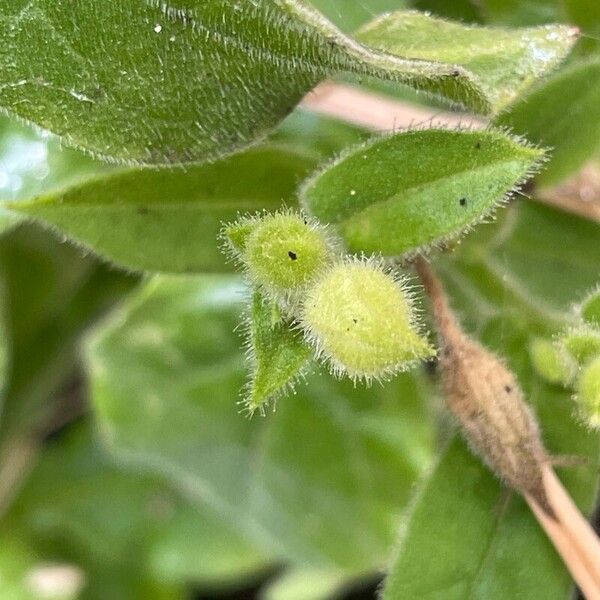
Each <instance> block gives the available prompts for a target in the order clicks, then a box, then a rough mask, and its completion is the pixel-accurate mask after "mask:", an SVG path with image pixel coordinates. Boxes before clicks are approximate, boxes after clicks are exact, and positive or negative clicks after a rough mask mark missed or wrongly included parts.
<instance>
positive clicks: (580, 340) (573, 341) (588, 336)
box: [560, 325, 600, 365]
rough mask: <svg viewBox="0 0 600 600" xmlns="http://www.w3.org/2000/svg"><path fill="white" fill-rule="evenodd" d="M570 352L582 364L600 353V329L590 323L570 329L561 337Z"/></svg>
mask: <svg viewBox="0 0 600 600" xmlns="http://www.w3.org/2000/svg"><path fill="white" fill-rule="evenodd" d="M560 342H561V344H562V345H563V346H564V347H565V348H566V349H567V351H568V352H569V354H570V355H571V356H572V357H573V358H574V359H575V360H576V361H577V362H578V363H579V364H580V365H582V364H584V363H585V362H586V361H588V360H589V359H590V358H593V357H595V356H597V355H598V354H600V329H597V328H596V327H592V326H589V325H581V326H579V327H576V328H573V329H569V330H568V331H567V332H566V333H564V334H563V336H562V337H561V339H560Z"/></svg>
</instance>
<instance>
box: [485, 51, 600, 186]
mask: <svg viewBox="0 0 600 600" xmlns="http://www.w3.org/2000/svg"><path fill="white" fill-rule="evenodd" d="M496 122H497V123H498V124H500V125H503V126H507V127H510V128H511V129H512V130H513V131H515V132H517V133H519V134H522V135H525V136H526V137H527V139H529V140H531V141H533V142H536V143H539V144H542V145H544V146H546V147H548V148H551V149H552V151H551V154H550V162H549V163H548V165H547V166H546V168H545V169H544V170H543V171H542V173H540V175H539V178H538V179H539V182H540V183H541V184H544V185H550V184H554V183H558V182H560V181H561V180H563V179H565V178H566V177H568V176H569V175H572V174H573V173H575V172H576V171H577V169H579V168H580V167H581V166H582V165H583V164H584V162H585V161H587V160H589V159H590V158H592V157H593V156H594V155H595V154H596V153H597V152H598V150H600V60H599V59H598V58H597V57H596V58H590V59H588V60H586V61H582V62H576V63H575V64H573V65H570V66H568V67H566V68H564V69H562V70H560V71H559V72H558V73H556V74H555V75H553V76H552V77H551V78H550V79H548V80H547V81H546V82H544V83H543V84H542V85H540V86H538V87H537V88H536V89H535V90H533V91H532V92H531V93H530V94H528V95H526V96H525V97H524V98H523V99H522V100H520V101H519V102H517V103H516V104H515V106H513V107H511V108H510V110H509V111H508V112H506V113H504V114H502V115H500V117H499V118H498V119H497V121H496Z"/></svg>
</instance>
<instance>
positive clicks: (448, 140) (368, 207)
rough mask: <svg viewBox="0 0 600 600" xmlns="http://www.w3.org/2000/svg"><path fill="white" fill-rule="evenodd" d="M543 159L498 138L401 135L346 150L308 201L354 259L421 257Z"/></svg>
mask: <svg viewBox="0 0 600 600" xmlns="http://www.w3.org/2000/svg"><path fill="white" fill-rule="evenodd" d="M541 156H542V152H541V151H540V150H538V149H536V148H532V147H529V146H528V145H526V144H524V143H522V142H520V141H519V140H516V139H514V138H511V137H510V136H508V135H506V134H505V133H503V132H498V131H491V130H489V131H483V132H471V131H446V130H437V129H424V130H415V131H407V132H401V133H397V134H394V135H391V136H386V137H381V138H374V139H373V140H370V141H368V142H366V143H365V144H361V145H358V146H356V147H353V148H351V149H350V150H348V151H346V152H345V153H344V154H342V156H341V157H340V158H337V159H336V160H335V161H334V162H332V163H331V164H329V165H327V166H326V167H325V168H324V169H323V170H322V171H320V172H318V173H317V174H316V175H315V176H313V178H312V179H310V180H309V181H308V182H307V183H306V184H305V185H304V187H303V188H302V191H301V197H302V202H303V204H304V206H305V207H306V208H307V210H309V211H310V212H311V213H312V214H314V215H315V216H316V217H317V218H318V219H320V220H322V221H324V222H327V223H333V224H334V225H335V227H336V230H337V231H338V232H339V234H340V235H341V237H342V238H343V240H344V242H345V243H346V245H347V246H348V248H349V250H351V251H352V252H361V251H362V252H368V253H372V252H377V253H382V254H384V255H387V256H397V255H402V254H413V253H416V252H420V251H422V250H425V249H427V248H428V247H430V246H432V245H441V244H442V242H444V241H446V240H449V239H453V238H456V237H458V236H460V235H461V234H462V233H463V232H464V231H465V230H466V229H468V228H469V227H471V226H472V225H473V224H475V223H477V222H479V221H481V220H482V219H483V218H484V217H485V216H487V215H489V214H490V213H491V212H492V211H493V210H494V208H495V207H496V206H497V205H498V204H499V203H500V202H501V201H502V200H503V198H505V197H506V195H507V194H508V193H509V192H510V191H511V190H512V189H513V188H514V187H515V186H516V185H518V184H519V183H520V182H522V181H523V180H524V179H525V178H526V177H527V176H528V174H530V173H531V172H532V170H534V169H535V168H536V165H537V163H538V162H539V160H540V159H541Z"/></svg>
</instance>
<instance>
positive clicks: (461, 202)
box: [458, 198, 467, 206]
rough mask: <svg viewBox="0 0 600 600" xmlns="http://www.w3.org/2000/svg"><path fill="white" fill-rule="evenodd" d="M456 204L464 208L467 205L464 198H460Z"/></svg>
mask: <svg viewBox="0 0 600 600" xmlns="http://www.w3.org/2000/svg"><path fill="white" fill-rule="evenodd" d="M458 203H459V204H460V205H461V206H466V205H467V199H466V198H461V199H460V200H459V201H458Z"/></svg>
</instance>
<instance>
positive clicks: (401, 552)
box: [383, 205, 600, 600]
mask: <svg viewBox="0 0 600 600" xmlns="http://www.w3.org/2000/svg"><path fill="white" fill-rule="evenodd" d="M532 232H537V233H536V235H532ZM594 239H597V227H595V226H591V225H590V224H589V223H587V222H585V221H583V220H581V219H577V218H574V217H568V216H566V215H564V214H563V213H560V212H557V211H553V210H550V209H548V208H544V207H542V206H533V205H523V206H520V207H518V208H517V207H515V208H514V209H512V210H511V211H510V212H508V214H507V215H506V217H505V219H504V220H503V222H502V223H500V224H499V226H498V227H497V228H496V229H495V231H490V229H488V230H487V231H485V230H484V231H482V232H480V233H479V234H477V235H475V236H472V237H471V238H470V239H469V241H468V242H467V243H466V244H465V245H464V247H463V248H461V250H460V252H458V253H457V254H456V255H455V256H454V257H452V258H449V259H445V260H442V261H438V263H437V264H436V266H437V268H438V271H439V272H440V274H441V275H443V277H444V279H445V281H446V283H447V285H448V288H449V290H450V292H451V295H452V298H453V304H454V306H455V307H456V308H457V309H458V310H459V314H460V315H461V317H462V320H463V322H464V324H465V327H466V329H467V330H468V331H472V332H475V333H476V334H477V335H478V337H480V338H481V340H482V341H483V342H484V343H485V344H487V345H488V346H489V347H491V348H492V349H494V350H495V351H497V352H499V353H501V354H502V355H504V356H506V358H507V360H508V362H509V363H510V366H511V367H512V368H513V369H514V370H515V371H516V372H517V373H518V376H519V380H520V383H521V384H522V385H523V387H524V389H525V390H526V393H527V399H528V401H529V402H530V403H531V404H533V406H534V408H535V409H536V412H537V413H538V417H539V419H540V421H541V429H542V431H543V432H544V441H545V444H546V447H547V449H548V451H549V452H550V453H551V454H554V455H564V454H569V455H577V456H584V457H589V460H590V465H589V466H588V467H587V468H585V469H577V470H569V471H563V472H562V473H561V479H562V480H563V481H564V483H565V484H566V486H567V488H568V489H569V491H570V492H571V494H572V495H573V497H574V498H575V500H576V502H577V503H578V504H579V505H580V507H581V508H582V510H583V511H584V512H587V511H588V510H589V509H590V507H591V505H592V502H593V498H594V494H595V489H596V485H597V467H596V464H597V460H598V437H597V435H591V434H590V432H589V431H586V429H585V428H584V427H583V426H582V425H581V424H580V423H579V422H577V420H576V419H574V418H573V414H572V413H573V408H572V403H571V401H570V391H569V390H563V389H561V388H559V387H556V386H555V387H552V386H549V385H547V384H545V383H544V382H543V381H541V380H540V379H539V378H538V377H536V376H535V375H534V373H533V369H532V365H531V361H530V358H529V356H528V352H527V346H528V340H529V338H530V336H532V335H534V334H539V335H545V336H550V335H551V334H552V333H554V332H556V331H557V330H559V329H560V328H561V327H562V326H563V323H564V318H565V317H564V315H565V314H567V312H566V311H567V309H568V306H569V303H570V299H571V298H572V297H573V295H576V294H577V293H579V292H580V290H582V289H586V288H587V287H588V286H589V285H590V283H591V282H592V281H594V278H595V277H596V275H595V274H594V268H593V267H592V265H593V264H596V265H597V264H598V261H599V260H600V247H599V246H598V244H597V243H594ZM542 240H543V242H542ZM565 247H569V248H570V249H571V250H570V251H569V252H568V253H562V252H561V250H562V249H563V248H565ZM513 248H514V249H515V250H513ZM585 252H589V255H588V257H587V259H586V260H583V261H582V260H581V256H582V254H583V253H585ZM557 255H560V257H559V258H558V259H557V258H556V256H557ZM530 256H535V264H529V265H527V268H526V269H525V270H519V269H517V268H515V265H517V264H519V263H527V261H528V258H529V257H530ZM595 269H597V267H595ZM534 271H535V272H536V275H535V276H530V275H529V274H530V273H533V272H534ZM557 273H560V274H561V275H560V277H561V285H560V286H556V277H557ZM551 282H553V284H554V286H555V287H560V289H558V290H555V292H554V296H552V297H549V296H548V295H546V293H545V286H546V283H547V284H548V285H549V284H550V283H551ZM423 557H427V558H426V559H424V558H423ZM571 586H572V582H571V578H570V577H569V575H568V573H567V571H566V569H565V568H564V566H562V565H561V562H560V559H559V558H558V555H557V554H556V552H555V550H554V548H553V547H552V545H551V544H550V542H549V541H548V540H547V539H546V536H545V534H544V532H543V531H542V529H541V528H540V526H539V525H538V523H537V522H536V520H535V518H534V517H533V515H532V514H531V511H530V510H529V509H528V507H527V505H526V504H525V502H524V501H523V500H522V499H521V498H520V497H517V496H516V495H513V496H512V498H510V499H508V498H506V497H505V489H504V488H503V485H502V484H501V482H500V481H498V480H497V479H496V478H494V476H493V475H492V474H491V473H490V472H489V470H488V469H487V467H486V466H484V465H483V464H482V463H481V461H480V460H479V459H478V458H477V457H475V456H474V455H473V454H472V453H471V452H470V451H469V450H468V448H467V447H466V444H465V443H464V442H463V441H462V440H461V439H456V440H454V441H453V442H452V443H451V444H450V445H449V447H448V449H447V451H446V452H445V453H444V454H443V456H442V457H441V459H440V462H439V464H438V465H437V466H436V468H435V469H433V470H432V472H431V474H430V475H429V476H428V477H427V478H426V479H425V480H424V481H423V484H422V488H421V490H420V492H419V493H418V494H417V497H416V502H415V504H414V506H413V510H412V513H411V515H410V517H409V518H408V519H407V522H406V523H405V527H404V529H403V532H402V534H401V536H400V539H399V545H398V555H397V557H396V560H395V563H394V566H393V567H392V570H391V574H390V576H389V578H388V581H387V584H386V588H385V593H384V596H383V597H384V598H385V599H386V600H387V599H389V600H392V599H393V600H395V599H396V598H423V599H433V598H444V599H449V600H466V599H467V598H482V599H483V598H485V599H486V600H495V599H496V598H497V599H498V600H499V599H501V598H506V597H511V598H517V597H518V598H523V599H524V600H525V599H527V600H529V599H531V600H534V599H537V598H540V597H543V598H548V599H551V600H554V599H556V600H564V598H565V597H567V595H568V593H569V591H570V588H571Z"/></svg>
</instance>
